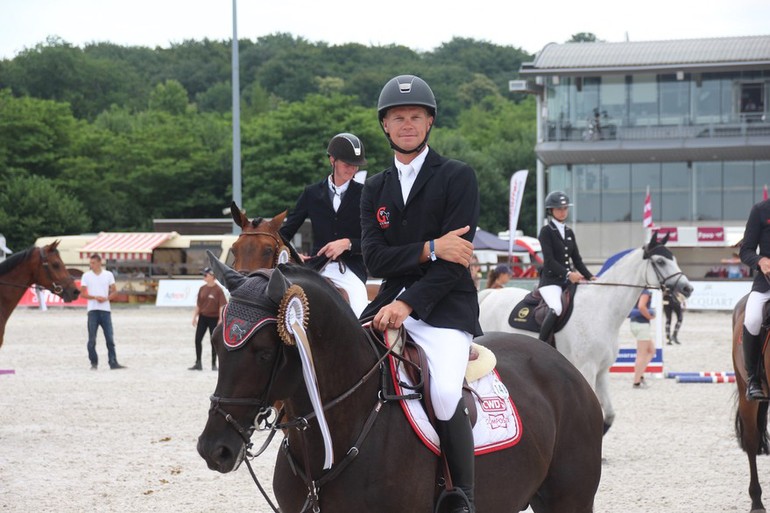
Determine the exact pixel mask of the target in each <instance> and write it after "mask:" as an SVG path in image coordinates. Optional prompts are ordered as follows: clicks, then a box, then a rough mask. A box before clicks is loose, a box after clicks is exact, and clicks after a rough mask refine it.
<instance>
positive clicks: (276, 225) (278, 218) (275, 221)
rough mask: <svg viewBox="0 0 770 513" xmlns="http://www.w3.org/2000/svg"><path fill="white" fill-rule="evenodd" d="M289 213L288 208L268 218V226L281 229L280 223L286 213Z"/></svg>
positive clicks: (276, 229) (275, 229)
mask: <svg viewBox="0 0 770 513" xmlns="http://www.w3.org/2000/svg"><path fill="white" fill-rule="evenodd" d="M288 213H289V211H288V210H284V211H283V212H281V213H280V214H278V215H276V216H275V217H273V218H272V219H271V220H270V228H272V229H273V230H274V231H276V232H277V231H278V230H280V229H281V225H282V224H283V221H284V219H286V215H287V214H288Z"/></svg>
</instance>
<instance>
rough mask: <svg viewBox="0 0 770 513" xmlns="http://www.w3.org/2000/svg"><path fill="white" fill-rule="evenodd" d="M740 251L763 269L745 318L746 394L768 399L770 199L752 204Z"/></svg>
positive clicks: (751, 264) (743, 258) (749, 263)
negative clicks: (764, 336)
mask: <svg viewBox="0 0 770 513" xmlns="http://www.w3.org/2000/svg"><path fill="white" fill-rule="evenodd" d="M757 248H759V253H757ZM740 255H741V262H743V263H744V264H746V265H747V266H749V268H751V269H754V270H756V271H759V272H758V273H757V275H756V276H755V277H754V283H753V284H752V286H751V292H750V293H749V298H748V300H747V301H746V312H745V315H744V318H743V360H744V363H745V365H746V374H748V383H747V384H746V397H747V398H748V399H749V400H752V401H766V400H767V399H768V397H767V396H766V395H765V392H764V391H763V390H762V381H761V378H760V376H761V374H760V369H761V361H760V357H761V355H762V341H761V340H760V339H759V332H760V330H761V328H762V320H763V319H762V311H763V309H764V306H765V303H766V302H767V301H768V300H770V282H768V277H767V276H768V274H770V200H765V201H761V202H759V203H757V204H755V205H754V206H753V207H752V208H751V212H750V213H749V219H748V221H747V222H746V230H745V231H744V232H743V242H742V243H741V251H740Z"/></svg>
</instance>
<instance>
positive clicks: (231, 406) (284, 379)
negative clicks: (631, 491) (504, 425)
mask: <svg viewBox="0 0 770 513" xmlns="http://www.w3.org/2000/svg"><path fill="white" fill-rule="evenodd" d="M212 260H215V259H212ZM212 266H214V269H215V273H217V277H218V278H219V279H220V281H222V282H223V283H225V284H226V286H227V287H228V289H229V290H230V291H231V302H230V306H228V308H230V307H232V306H233V305H235V306H236V307H238V308H242V309H246V310H242V312H244V313H243V314H242V317H244V318H249V317H250V318H251V319H250V320H251V322H252V323H254V324H253V325H254V326H259V328H257V329H256V330H255V331H252V332H251V334H250V335H249V336H246V337H244V338H243V340H242V341H241V342H239V343H238V344H237V345H233V344H231V340H232V332H230V331H229V330H230V328H231V325H228V324H227V322H226V323H225V327H224V329H225V330H228V332H227V335H228V339H227V344H226V342H225V338H224V335H223V328H222V325H220V327H218V328H217V330H216V331H215V332H214V338H215V346H216V350H217V354H218V356H219V359H220V367H219V375H218V380H217V385H216V389H215V391H214V395H213V396H212V398H211V400H212V406H211V409H210V410H209V415H208V421H207V423H206V426H205V428H204V430H203V432H202V433H201V435H200V437H199V439H198V452H199V454H200V455H201V457H203V458H204V459H205V460H206V462H207V464H208V466H209V468H210V469H212V470H217V471H219V472H222V473H226V472H231V471H233V470H235V469H236V468H238V466H239V465H240V463H241V462H242V461H243V459H244V458H245V457H247V454H246V451H247V447H248V444H249V443H250V442H249V439H250V436H251V433H252V432H253V428H252V427H251V426H253V425H254V422H255V418H261V417H262V415H259V417H257V414H258V413H260V412H261V413H262V414H264V413H265V412H266V411H267V409H268V407H269V406H270V405H271V404H273V403H274V402H275V401H277V400H283V401H284V404H285V408H286V411H285V418H286V419H289V420H288V421H287V422H285V423H282V424H279V425H273V426H270V429H271V430H272V431H273V432H275V431H278V430H280V429H281V428H284V429H285V432H286V433H287V434H286V437H285V438H284V442H283V444H282V449H283V450H282V451H279V455H278V457H277V460H276V462H275V468H274V475H273V490H274V493H275V495H276V497H277V499H278V503H279V505H280V508H281V511H282V512H284V513H296V512H300V511H311V510H313V508H314V507H317V508H320V511H323V512H326V513H334V512H338V513H341V512H344V513H348V512H351V511H366V512H368V513H379V512H382V513H385V512H387V513H391V512H393V511H421V512H422V511H424V512H427V511H433V508H434V500H435V498H436V496H437V493H438V491H439V487H438V486H437V482H438V479H439V473H438V471H439V461H440V460H439V459H438V458H437V457H436V456H435V455H434V454H433V453H432V452H431V451H429V450H428V449H427V448H426V447H425V446H424V445H422V443H421V442H420V440H419V439H418V437H417V436H416V435H415V434H414V432H413V431H412V428H411V427H410V425H409V423H408V421H407V420H406V418H405V416H404V414H403V412H402V409H401V407H400V405H399V404H398V401H397V400H386V399H383V398H384V397H386V395H384V394H386V393H388V392H389V391H388V390H386V389H385V387H386V386H387V385H386V383H388V382H389V381H388V378H387V377H386V376H383V375H382V372H383V371H382V369H383V366H382V365H381V362H382V361H383V359H384V354H385V352H386V350H385V349H384V348H383V347H382V346H380V345H379V344H377V343H375V342H374V341H373V339H372V338H371V337H370V336H368V334H367V332H366V331H365V330H364V329H362V327H361V326H360V324H359V322H358V320H357V319H356V318H355V315H354V314H353V313H352V311H351V310H350V308H349V307H348V306H347V305H346V304H345V303H344V300H343V298H342V297H341V296H340V295H339V294H338V293H337V292H336V291H335V290H334V289H333V288H332V287H331V286H330V285H329V284H328V283H327V282H326V281H325V280H324V279H323V278H322V277H321V276H320V275H318V274H317V273H315V272H313V271H311V270H308V269H307V268H304V267H301V266H297V265H292V264H287V265H283V264H282V265H279V266H278V267H277V269H276V270H273V271H260V273H257V274H255V275H253V276H251V277H245V276H243V275H241V274H239V273H237V272H235V271H233V270H232V269H230V268H228V267H227V266H225V265H224V264H221V263H219V262H218V261H213V262H212ZM268 275H269V278H268ZM239 289H242V290H240V292H239ZM233 298H235V300H234V299H233ZM238 298H240V299H238ZM249 312H250V313H249ZM301 325H305V329H304V330H300V331H302V332H303V333H306V339H305V340H306V341H307V344H306V345H307V346H308V347H309V348H310V349H311V350H312V362H313V365H312V368H313V369H314V372H313V374H314V375H315V379H316V380H317V384H318V390H319V392H320V402H321V403H322V404H323V412H324V417H325V419H326V424H327V425H328V428H329V431H328V432H329V433H330V439H331V441H332V444H333V456H334V463H333V464H332V465H331V468H329V469H328V470H324V469H323V467H324V454H325V452H324V451H325V449H324V443H323V433H322V429H321V427H320V422H319V421H318V417H317V416H316V415H315V414H314V410H313V406H312V402H311V398H310V397H311V396H310V394H309V392H308V388H311V387H309V386H307V385H306V383H307V381H306V380H305V379H303V376H304V375H306V374H305V372H306V370H307V368H308V367H310V366H309V365H306V366H305V367H304V369H303V362H304V361H306V360H303V357H301V356H300V350H299V348H298V346H297V345H296V344H292V343H291V341H290V340H289V339H287V333H288V330H291V329H295V328H297V327H298V326H301ZM295 332H296V331H295ZM285 341H286V342H285ZM476 342H478V343H481V344H483V345H485V346H487V347H489V348H490V349H492V350H493V351H494V353H495V355H496V357H497V370H498V372H499V374H500V377H501V379H502V381H503V383H504V384H505V386H506V387H507V389H508V391H509V393H510V395H511V398H512V399H513V402H514V403H515V405H516V407H517V410H518V413H519V416H520V417H521V419H522V431H521V438H520V440H519V442H518V443H517V444H516V445H514V446H513V447H510V448H507V449H504V450H500V451H497V452H492V453H489V454H485V455H482V456H478V457H477V459H476V504H477V509H478V511H480V512H484V513H498V512H499V513H503V512H505V513H510V512H514V511H519V510H522V509H525V508H526V506H527V504H528V503H529V504H531V506H532V508H533V510H534V511H535V512H538V513H544V512H550V513H588V512H590V511H592V510H593V500H594V495H595V494H596V490H597V488H598V485H599V479H600V475H601V448H602V412H601V407H600V406H599V403H598V401H597V399H596V396H595V394H594V393H593V391H592V390H591V387H590V386H589V385H588V383H587V382H586V381H585V379H584V378H583V377H582V375H581V374H580V373H579V372H578V371H577V370H576V369H575V368H574V367H573V366H572V365H571V364H570V363H569V362H568V361H567V360H566V359H565V358H564V357H563V356H562V355H561V354H559V353H558V351H555V350H553V348H551V347H549V346H547V345H545V344H541V343H537V341H536V340H534V339H532V338H530V337H527V336H524V335H515V334H503V333H492V334H488V335H485V336H484V337H480V338H478V339H476ZM301 347H305V344H302V345H301ZM384 367H385V368H387V366H384ZM312 381H313V380H312V379H311V380H310V382H312ZM316 411H318V410H316ZM327 466H328V465H327ZM315 511H318V509H315Z"/></svg>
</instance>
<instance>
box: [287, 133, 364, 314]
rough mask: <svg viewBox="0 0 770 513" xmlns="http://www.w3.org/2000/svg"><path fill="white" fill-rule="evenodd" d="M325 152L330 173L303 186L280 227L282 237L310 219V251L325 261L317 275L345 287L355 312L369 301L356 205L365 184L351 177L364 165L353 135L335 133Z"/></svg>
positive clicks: (362, 145) (357, 207)
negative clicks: (318, 180)
mask: <svg viewBox="0 0 770 513" xmlns="http://www.w3.org/2000/svg"><path fill="white" fill-rule="evenodd" d="M326 153H327V154H328V156H329V164H330V165H331V174H330V175H329V176H328V177H327V178H324V179H323V180H321V181H320V182H316V183H314V184H312V185H308V186H307V187H305V190H304V191H302V194H301V195H300V197H299V199H298V200H297V204H296V205H295V206H294V209H293V210H292V211H291V212H289V215H288V217H287V218H286V221H285V222H284V224H283V226H282V227H281V230H280V232H281V236H282V237H284V239H286V240H291V238H292V237H294V234H296V233H297V230H299V228H300V226H302V223H303V222H305V219H307V218H308V217H309V218H310V222H311V223H312V228H313V254H314V256H325V257H327V258H328V259H329V260H330V262H329V263H328V264H327V265H326V266H325V267H324V268H323V270H322V271H321V274H322V275H324V276H325V277H327V278H329V279H330V280H331V281H332V282H333V283H334V284H335V285H336V286H337V287H340V288H341V289H344V290H345V292H347V294H348V299H349V301H350V308H351V309H352V310H353V313H355V314H356V317H358V316H359V315H361V312H362V311H363V310H364V308H366V305H367V304H368V303H369V298H368V296H367V293H366V275H367V272H366V267H365V266H364V257H363V256H362V255H361V205H360V204H361V190H362V189H363V187H364V186H363V185H361V184H360V183H358V182H356V181H355V180H353V177H354V176H355V174H356V172H357V171H358V168H359V167H360V166H365V165H366V156H365V154H364V143H363V142H361V139H359V138H358V137H357V136H355V135H353V134H349V133H341V134H337V135H335V136H334V137H332V139H331V141H329V146H328V147H327V149H326ZM311 258H312V257H311Z"/></svg>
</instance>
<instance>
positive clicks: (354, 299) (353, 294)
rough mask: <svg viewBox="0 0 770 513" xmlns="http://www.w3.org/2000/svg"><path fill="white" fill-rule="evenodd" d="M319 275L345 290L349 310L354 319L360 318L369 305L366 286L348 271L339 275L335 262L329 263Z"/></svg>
mask: <svg viewBox="0 0 770 513" xmlns="http://www.w3.org/2000/svg"><path fill="white" fill-rule="evenodd" d="M321 274H322V275H324V276H326V277H327V278H329V279H330V280H331V281H332V283H334V284H335V285H336V286H338V287H339V288H341V289H345V292H347V293H348V299H350V308H351V309H352V310H353V313H354V314H356V317H360V316H361V312H363V311H364V308H366V306H367V305H368V304H369V296H368V295H367V294H366V284H364V282H362V281H361V280H360V279H359V278H358V276H356V273H354V272H353V271H351V270H350V269H345V272H344V273H341V272H340V266H339V264H338V263H337V262H329V264H328V265H327V266H326V267H324V269H323V271H321Z"/></svg>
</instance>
